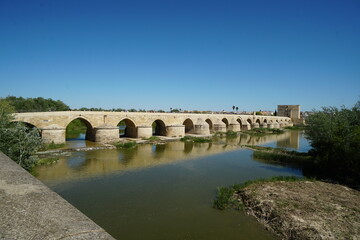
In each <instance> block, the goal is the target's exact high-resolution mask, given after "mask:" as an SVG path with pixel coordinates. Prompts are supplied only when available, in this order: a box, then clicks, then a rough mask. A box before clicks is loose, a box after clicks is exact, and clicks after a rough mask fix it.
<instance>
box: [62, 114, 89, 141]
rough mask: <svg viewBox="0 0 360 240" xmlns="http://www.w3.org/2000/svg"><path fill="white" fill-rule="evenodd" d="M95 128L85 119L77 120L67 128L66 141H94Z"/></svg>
mask: <svg viewBox="0 0 360 240" xmlns="http://www.w3.org/2000/svg"><path fill="white" fill-rule="evenodd" d="M93 132H94V131H93V127H92V126H91V124H90V123H89V122H88V121H87V120H86V119H83V118H75V119H74V120H72V121H71V122H70V123H69V124H68V125H67V126H66V133H65V136H66V140H90V141H94V136H93V135H94V133H93Z"/></svg>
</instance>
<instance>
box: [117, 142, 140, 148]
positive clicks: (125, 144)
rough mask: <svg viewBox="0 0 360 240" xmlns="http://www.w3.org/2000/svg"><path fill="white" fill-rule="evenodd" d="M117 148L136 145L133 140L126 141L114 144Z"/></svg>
mask: <svg viewBox="0 0 360 240" xmlns="http://www.w3.org/2000/svg"><path fill="white" fill-rule="evenodd" d="M115 146H116V148H117V149H122V148H127V149H129V148H135V147H136V146H137V143H136V142H134V141H131V142H126V143H117V144H115Z"/></svg>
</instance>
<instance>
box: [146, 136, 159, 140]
mask: <svg viewBox="0 0 360 240" xmlns="http://www.w3.org/2000/svg"><path fill="white" fill-rule="evenodd" d="M146 140H149V141H159V140H160V138H159V137H157V136H151V137H149V138H146Z"/></svg>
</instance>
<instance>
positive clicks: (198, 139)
mask: <svg viewBox="0 0 360 240" xmlns="http://www.w3.org/2000/svg"><path fill="white" fill-rule="evenodd" d="M180 141H182V142H194V143H209V142H212V139H211V138H204V137H193V136H185V137H183V138H181V139H180Z"/></svg>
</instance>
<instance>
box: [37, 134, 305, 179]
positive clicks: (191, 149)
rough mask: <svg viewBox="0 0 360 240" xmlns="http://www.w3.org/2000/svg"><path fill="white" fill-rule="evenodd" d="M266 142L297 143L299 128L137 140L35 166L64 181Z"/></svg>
mask: <svg viewBox="0 0 360 240" xmlns="http://www.w3.org/2000/svg"><path fill="white" fill-rule="evenodd" d="M269 142H277V143H282V145H284V146H285V143H289V144H288V145H286V147H294V148H297V147H298V146H299V132H297V131H296V132H295V131H286V132H285V133H283V134H280V135H266V136H261V137H259V136H250V135H247V134H241V135H240V136H238V137H236V138H227V139H226V138H221V139H219V141H217V142H213V143H188V142H181V141H175V142H167V143H165V144H158V145H152V144H140V145H138V146H137V148H136V149H124V150H97V151H88V152H75V153H71V156H70V157H60V160H59V161H58V162H57V163H55V164H53V165H50V166H39V167H37V168H36V172H37V174H38V176H37V177H38V178H39V179H40V180H42V181H67V180H72V179H81V178H87V177H91V176H97V175H104V174H111V173H115V172H119V171H129V170H136V169H141V168H147V167H154V166H157V165H163V164H171V163H175V162H180V161H186V160H191V159H195V158H199V157H204V156H208V155H213V154H220V153H224V152H228V151H234V150H239V148H240V146H241V145H260V144H266V143H269Z"/></svg>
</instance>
